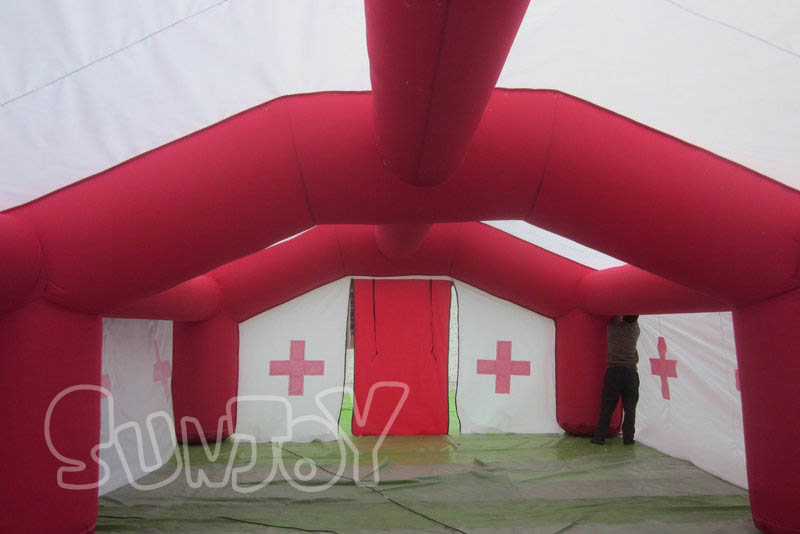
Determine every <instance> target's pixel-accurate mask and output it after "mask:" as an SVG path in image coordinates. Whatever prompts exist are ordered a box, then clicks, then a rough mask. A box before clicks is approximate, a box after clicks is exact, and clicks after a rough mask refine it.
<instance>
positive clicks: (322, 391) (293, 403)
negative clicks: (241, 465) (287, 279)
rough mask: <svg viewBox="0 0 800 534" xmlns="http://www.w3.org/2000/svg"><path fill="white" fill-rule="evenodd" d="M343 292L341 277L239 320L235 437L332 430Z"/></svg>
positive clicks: (325, 434)
mask: <svg viewBox="0 0 800 534" xmlns="http://www.w3.org/2000/svg"><path fill="white" fill-rule="evenodd" d="M349 295H350V278H349V277H348V278H342V279H340V280H337V281H335V282H331V283H329V284H326V285H324V286H322V287H319V288H317V289H314V290H313V291H310V292H308V293H306V294H304V295H302V296H300V297H297V298H295V299H292V300H290V301H289V302H286V303H284V304H281V305H280V306H276V307H275V308H272V309H270V310H267V311H265V312H263V313H261V314H259V315H256V316H254V317H251V318H250V319H248V320H246V321H244V322H242V323H240V324H239V403H238V415H237V423H236V433H237V435H239V437H243V436H245V435H246V436H250V437H251V438H252V439H254V440H255V441H256V442H266V441H283V440H290V441H301V442H304V441H311V440H315V439H319V440H323V441H325V440H334V439H336V438H337V437H338V430H339V428H338V420H339V413H340V411H341V407H342V394H343V392H342V388H343V386H344V382H345V371H344V368H345V348H346V343H347V338H346V336H347V311H348V306H347V303H348V297H349ZM300 360H303V361H302V362H301V361H300ZM304 367H307V368H304ZM290 372H291V373H293V376H292V377H291V378H290V376H289V375H288V373H290ZM323 408H324V409H323ZM301 419H302V421H301Z"/></svg>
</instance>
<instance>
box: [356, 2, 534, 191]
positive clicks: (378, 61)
mask: <svg viewBox="0 0 800 534" xmlns="http://www.w3.org/2000/svg"><path fill="white" fill-rule="evenodd" d="M529 1H530V0H504V1H503V2H486V1H485V0H458V1H456V0H444V1H441V2H429V1H419V0H417V1H411V2H408V1H406V2H391V1H390V2H387V1H385V0H366V2H365V3H364V4H365V10H366V21H367V51H368V53H369V60H370V61H369V64H370V79H371V81H372V91H373V95H374V114H375V127H376V128H375V131H376V140H377V144H378V149H379V150H380V152H381V154H382V155H383V158H384V159H385V161H386V163H387V165H388V166H389V168H390V169H392V170H393V171H394V172H395V173H396V174H397V176H398V177H399V178H400V179H401V180H403V181H404V182H406V183H409V184H412V185H417V186H434V185H438V184H440V183H442V182H444V181H445V180H447V179H448V178H450V176H451V175H452V174H453V173H454V171H455V170H456V169H457V168H458V166H459V164H460V163H461V161H462V159H463V157H464V151H465V149H466V147H467V144H468V143H469V141H470V139H471V137H472V134H473V132H474V131H475V128H476V127H477V125H478V122H480V120H481V116H482V115H483V111H484V109H485V107H486V103H487V101H488V100H489V96H490V95H491V93H492V90H493V89H494V87H495V84H496V83H497V78H498V77H499V76H500V71H501V69H502V68H503V64H504V63H505V60H506V56H508V51H509V50H510V49H511V44H512V43H513V42H514V37H515V36H516V35H517V30H518V29H519V25H520V23H521V22H522V18H523V17H524V15H525V11H526V10H527V9H528V3H529Z"/></svg>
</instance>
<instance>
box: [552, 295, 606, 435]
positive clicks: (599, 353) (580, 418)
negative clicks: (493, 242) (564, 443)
mask: <svg viewBox="0 0 800 534" xmlns="http://www.w3.org/2000/svg"><path fill="white" fill-rule="evenodd" d="M607 324H608V317H601V316H597V315H590V314H588V313H586V312H583V311H580V310H573V311H572V312H570V313H568V314H566V315H563V316H561V317H559V318H558V319H556V418H557V420H558V424H559V426H560V427H561V428H563V429H564V432H566V433H568V434H572V435H575V436H591V435H592V434H594V431H595V428H596V427H597V417H598V416H599V415H600V394H601V392H602V391H603V377H604V375H605V372H606V325H607ZM621 413H622V412H621V408H620V407H619V406H617V409H616V410H615V411H614V414H613V415H612V417H611V426H610V427H609V435H613V434H616V433H618V432H619V427H620V420H621Z"/></svg>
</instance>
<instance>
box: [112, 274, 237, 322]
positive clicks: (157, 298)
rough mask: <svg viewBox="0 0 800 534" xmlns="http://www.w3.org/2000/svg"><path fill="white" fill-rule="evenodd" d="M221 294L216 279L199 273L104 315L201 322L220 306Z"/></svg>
mask: <svg viewBox="0 0 800 534" xmlns="http://www.w3.org/2000/svg"><path fill="white" fill-rule="evenodd" d="M221 301H222V296H221V293H220V289H219V285H217V281H216V280H215V279H214V278H212V277H210V276H198V277H196V278H192V279H191V280H187V281H186V282H183V283H182V284H178V285H177V286H175V287H173V288H172V289H168V290H166V291H163V292H161V293H158V294H156V295H153V296H152V297H148V298H145V299H142V300H140V301H138V302H136V303H134V304H133V305H132V306H128V307H125V308H122V309H119V310H116V311H113V312H110V313H108V314H106V317H123V318H128V319H165V320H170V321H204V320H206V319H208V318H210V317H211V316H212V315H214V314H215V313H217V312H218V311H219V309H220V305H221Z"/></svg>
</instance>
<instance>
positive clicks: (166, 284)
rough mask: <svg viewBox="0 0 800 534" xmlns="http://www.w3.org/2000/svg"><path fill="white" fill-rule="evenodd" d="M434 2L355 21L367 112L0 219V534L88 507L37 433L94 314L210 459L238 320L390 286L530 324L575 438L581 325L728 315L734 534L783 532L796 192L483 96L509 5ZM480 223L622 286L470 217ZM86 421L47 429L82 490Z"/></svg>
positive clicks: (791, 474)
mask: <svg viewBox="0 0 800 534" xmlns="http://www.w3.org/2000/svg"><path fill="white" fill-rule="evenodd" d="M436 5H437V4H435V3H431V7H430V8H429V9H427V11H426V10H425V9H422V10H421V11H418V12H414V13H411V12H410V11H408V10H404V9H403V8H402V3H399V2H398V3H392V2H382V1H377V0H368V1H367V2H366V7H367V11H366V13H367V37H368V46H369V53H370V61H371V64H370V69H371V76H372V84H373V91H372V92H371V93H319V94H309V95H298V96H290V97H285V98H281V99H278V100H274V101H271V102H267V103H265V104H263V105H261V106H258V107H256V108H253V109H250V110H248V111H245V112H243V113H241V114H239V115H237V116H235V117H233V118H230V119H228V120H225V121H223V122H221V123H218V124H216V125H214V126H211V127H209V128H206V129H204V130H202V131H199V132H196V133H194V134H192V135H190V136H188V137H185V138H182V139H179V140H177V141H174V142H172V143H170V144H168V145H166V146H163V147H161V148H158V149H156V150H153V151H151V152H148V153H146V154H143V155H141V156H139V157H136V158H134V159H132V160H130V161H127V162H125V163H123V164H121V165H118V166H116V167H114V168H112V169H110V170H108V171H105V172H103V173H100V174H98V175H95V176H92V177H90V178H88V179H86V180H84V181H82V182H79V183H77V184H74V185H72V186H70V187H67V188H65V189H63V190H60V191H58V192H56V193H53V194H51V195H48V196H46V197H43V198H40V199H38V200H36V201H34V202H32V203H29V204H27V205H24V206H21V207H18V208H15V209H12V210H9V211H7V212H5V213H3V214H0V256H1V257H2V258H3V261H2V264H1V265H0V275H1V276H0V313H2V315H0V339H2V351H3V353H2V364H1V365H2V373H0V387H2V389H3V391H4V394H5V396H6V398H7V399H13V403H12V404H11V405H10V408H9V409H8V410H7V414H6V417H7V418H10V419H7V424H8V426H9V427H10V428H14V430H15V433H16V434H17V437H18V439H19V440H22V441H23V442H24V443H25V447H24V448H23V452H22V453H21V454H22V456H21V457H19V455H18V454H16V453H15V454H14V456H12V451H11V450H10V449H9V447H11V446H12V445H11V444H10V440H5V441H4V445H3V446H2V447H3V451H2V452H3V456H4V457H5V458H12V457H14V458H17V459H16V460H15V461H14V462H12V463H10V464H8V465H6V467H5V468H4V471H5V473H6V474H5V475H4V476H5V480H13V481H14V484H13V487H12V484H10V483H4V484H3V488H4V489H3V490H2V500H3V503H4V511H5V512H6V513H5V517H4V519H3V520H2V521H3V523H4V524H3V530H7V531H9V532H24V531H30V532H54V531H57V532H76V533H77V532H88V531H91V530H92V529H93V525H94V522H95V516H96V510H97V490H96V489H94V490H91V489H87V490H82V491H67V490H64V489H61V488H60V487H59V486H58V484H57V473H58V472H59V469H60V468H61V467H63V464H62V463H61V462H59V461H58V460H57V459H56V458H55V457H53V455H51V454H50V453H49V451H48V448H47V445H46V443H45V442H44V440H43V439H42V421H43V417H44V413H45V411H46V409H47V406H48V404H49V402H50V400H51V399H52V398H53V397H54V396H55V395H57V394H58V392H59V391H61V390H63V389H64V388H67V387H69V386H71V385H74V384H80V383H85V384H99V383H100V353H101V321H100V317H101V316H125V317H149V318H165V319H171V320H174V321H176V323H175V331H174V344H175V346H174V368H175V371H174V375H175V379H174V382H173V392H174V410H175V415H176V419H177V418H179V417H180V416H181V415H184V414H192V415H195V416H196V417H198V418H199V419H200V421H201V422H202V423H203V428H204V429H212V428H213V429H215V430H214V431H210V433H208V436H207V437H213V438H216V439H220V438H222V437H224V435H219V434H218V433H217V432H216V419H217V417H218V416H219V414H220V413H221V411H222V410H223V409H224V405H225V401H226V400H227V399H228V398H229V397H230V396H231V395H234V394H235V393H236V387H237V385H236V376H237V365H238V362H237V358H238V351H237V343H238V330H237V324H238V323H239V322H240V321H242V320H244V319H247V318H248V317H251V316H253V315H255V314H257V313H260V312H261V311H263V310H265V309H268V308H270V307H273V306H275V305H277V304H279V303H282V302H285V301H286V300H288V299H290V298H292V297H294V296H297V295H300V294H302V293H304V292H306V291H308V290H310V289H313V288H315V287H318V286H320V285H322V284H325V283H326V282H329V281H332V280H336V279H338V278H341V277H342V276H346V275H370V276H389V275H406V274H413V275H447V276H451V277H453V278H456V279H459V280H463V281H465V282H467V283H469V284H472V285H474V286H476V287H478V288H481V289H483V290H485V291H487V292H490V293H492V294H495V295H497V296H499V297H502V298H505V299H507V300H510V301H512V302H515V303H517V304H519V305H521V306H524V307H526V308H529V309H531V310H534V311H536V312H537V313H540V314H542V315H545V316H548V317H552V318H554V319H555V320H556V325H557V334H556V336H557V355H556V357H557V369H558V373H557V376H558V383H557V386H558V393H557V395H558V399H557V405H558V420H559V423H560V424H561V425H562V426H563V428H564V429H565V430H567V431H568V432H573V433H577V434H586V433H587V432H590V430H591V427H592V425H593V422H594V421H593V419H594V417H595V415H596V410H597V406H596V403H597V399H596V398H595V397H596V395H594V394H591V395H587V391H588V392H592V391H594V389H592V388H591V387H586V386H587V384H589V385H593V386H592V387H595V386H597V387H595V389H599V386H598V385H599V383H600V381H601V380H602V370H603V367H604V361H603V352H604V348H603V346H604V339H603V336H604V334H603V330H602V325H603V322H604V319H603V317H602V316H605V315H608V314H617V313H664V312H685V311H711V310H726V309H731V310H733V316H734V324H735V330H736V345H737V357H738V359H739V367H740V369H741V387H742V406H743V416H744V428H745V443H746V453H747V472H748V480H749V489H750V498H751V504H752V512H753V517H754V520H755V523H756V525H757V526H758V527H759V528H762V529H766V530H768V531H770V532H798V531H800V511H798V508H797V506H796V504H797V502H800V490H798V486H797V484H796V481H797V480H798V479H800V459H799V458H798V456H797V454H796V452H797V443H798V442H799V441H800V412H798V411H797V410H788V409H787V407H789V406H796V384H795V382H796V380H795V377H796V376H800V358H798V357H797V356H798V354H797V347H800V329H799V328H797V325H798V324H800V289H798V288H800V271H798V265H799V263H798V260H800V241H798V239H799V237H798V236H800V194H798V193H797V191H794V190H792V189H789V188H787V187H784V186H782V185H779V184H777V183H776V182H774V181H772V180H770V179H769V178H767V177H764V176H761V175H759V174H757V173H755V172H753V171H750V170H748V169H746V168H744V167H742V166H739V165H737V164H735V163H732V162H730V161H727V160H725V159H723V158H720V157H718V156H715V155H714V154H711V153H709V152H706V151H704V150H701V149H698V148H696V147H694V146H691V145H689V144H686V143H684V142H682V141H680V140H678V139H675V138H672V137H670V136H667V135H664V134H662V133H660V132H658V131H655V130H652V129H649V128H647V127H644V126H642V125H640V124H637V123H636V122H633V121H631V120H628V119H626V118H625V117H621V116H619V115H616V114H614V113H611V112H609V111H607V110H604V109H601V108H599V107H596V106H594V105H592V104H591V103H588V102H585V101H582V100H579V99H577V98H574V97H571V96H569V95H566V94H563V93H559V92H556V91H545V90H541V91H532V90H516V91H510V90H503V89H495V88H494V86H495V83H496V81H497V77H498V75H499V72H500V69H501V68H502V65H503V62H504V60H505V57H506V55H507V53H508V50H509V48H510V46H511V43H512V42H513V39H514V36H515V34H516V31H517V28H518V27H519V24H520V21H521V18H522V16H523V14H524V13H525V9H526V7H527V1H525V0H516V1H509V2H502V3H491V2H483V1H478V0H470V1H466V2H459V3H455V2H452V3H449V4H448V8H447V10H445V11H443V10H442V9H441V6H439V7H436ZM399 43H402V45H403V46H398V44H399ZM187 176H191V177H192V181H191V184H192V185H191V187H187V181H186V177H187ZM156 192H157V193H158V194H155V193H156ZM502 219H521V220H526V221H529V222H531V223H533V224H535V225H537V226H539V227H542V228H545V229H548V230H550V231H553V232H555V233H558V234H560V235H563V236H565V237H569V238H571V239H573V240H575V241H578V242H580V243H582V244H585V245H587V246H590V247H592V248H594V249H597V250H600V251H603V252H606V253H608V254H611V255H613V256H615V257H617V258H620V259H622V260H624V261H626V262H628V263H629V264H630V265H631V266H627V267H620V268H615V269H608V270H604V271H595V270H592V269H589V268H586V267H584V266H581V265H578V264H576V263H573V262H571V261H569V260H565V259H563V258H561V257H559V256H557V255H554V254H552V253H549V252H547V251H544V250H542V249H539V248H537V247H535V246H533V245H530V244H527V243H525V242H522V241H520V240H517V239H515V238H513V237H510V236H508V235H506V234H504V233H502V232H499V231H497V230H494V229H491V228H489V227H487V226H485V225H481V224H478V223H475V222H472V221H479V220H502ZM311 227H314V228H313V229H312V230H309V231H308V232H306V233H305V234H303V235H302V236H300V237H297V238H295V239H292V240H290V241H288V242H286V243H283V244H280V245H277V246H274V247H270V248H268V249H266V250H263V249H264V247H266V246H268V245H270V244H272V243H275V242H277V241H279V240H281V239H283V238H286V237H288V236H291V235H293V234H296V233H298V232H300V231H303V230H306V229H308V228H311ZM633 265H635V266H636V267H633ZM245 288H247V289H246V290H245ZM36 370H39V371H36ZM198 388H199V389H198ZM99 405H100V398H99V395H96V394H91V393H86V394H85V395H84V396H80V397H76V398H75V400H74V401H73V402H72V403H71V404H69V405H65V407H64V408H62V409H63V410H65V413H64V414H58V415H59V421H61V423H60V424H58V425H57V426H56V427H55V428H54V429H53V432H52V439H53V442H54V443H55V445H56V447H57V448H59V450H61V451H62V452H63V453H64V455H65V456H68V457H70V458H76V459H77V458H80V459H81V461H82V462H84V463H85V469H75V470H74V471H75V472H67V473H66V474H64V478H65V480H67V482H69V483H72V484H85V483H90V482H92V481H96V480H97V475H98V471H97V463H96V462H95V461H94V460H93V459H92V456H91V454H90V453H91V447H92V445H93V444H96V443H97V441H98V439H99V438H98V436H99V424H100V418H99ZM67 411H68V412H69V413H66V412H67ZM223 434H225V429H223ZM182 437H183V438H184V439H187V440H193V439H197V438H198V437H199V436H198V435H197V434H196V433H195V434H189V435H185V436H182ZM13 446H14V450H15V451H16V449H17V446H16V445H13ZM34 502H39V503H40V502H46V503H47V504H48V514H37V512H36V511H35V510H36V509H37V507H35V505H34V504H33V503H34ZM26 529H27V530H26ZM31 529H32V530H31Z"/></svg>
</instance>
